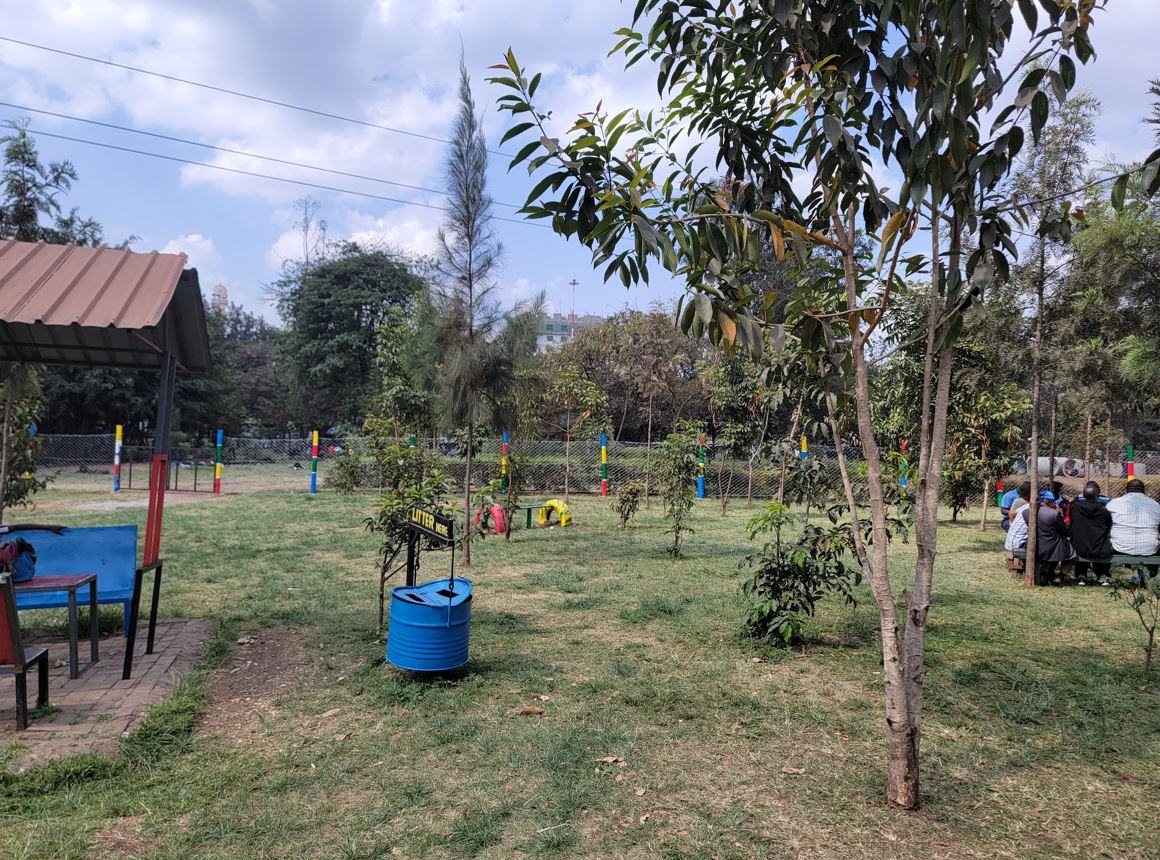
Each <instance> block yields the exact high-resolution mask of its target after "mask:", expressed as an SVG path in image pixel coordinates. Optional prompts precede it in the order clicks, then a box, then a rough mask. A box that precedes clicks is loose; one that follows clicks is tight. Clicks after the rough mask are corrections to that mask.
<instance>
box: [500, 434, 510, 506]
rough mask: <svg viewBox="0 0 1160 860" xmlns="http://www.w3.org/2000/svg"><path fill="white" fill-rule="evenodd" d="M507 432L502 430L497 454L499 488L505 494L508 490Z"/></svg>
mask: <svg viewBox="0 0 1160 860" xmlns="http://www.w3.org/2000/svg"><path fill="white" fill-rule="evenodd" d="M507 446H508V432H507V431H506V430H504V431H503V448H502V449H501V450H500V454H499V489H500V492H502V493H503V494H504V495H505V496H506V495H507V491H508V473H507V463H508V461H507V457H508V447H507Z"/></svg>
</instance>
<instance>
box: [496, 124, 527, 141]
mask: <svg viewBox="0 0 1160 860" xmlns="http://www.w3.org/2000/svg"><path fill="white" fill-rule="evenodd" d="M535 125H536V124H535V123H534V122H521V123H520V124H519V125H513V126H512V127H511V128H509V129H508V131H507V134H505V135H504V136H503V137H501V138H500V139H499V143H500V146H503V145H504V144H505V143H507V142H508V141H509V140H511V139H512V138H513V137H518V136H519V135H521V134H523V133H524V132H525V131H527V130H528V129H529V128H534V127H535Z"/></svg>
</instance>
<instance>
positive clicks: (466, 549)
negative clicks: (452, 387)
mask: <svg viewBox="0 0 1160 860" xmlns="http://www.w3.org/2000/svg"><path fill="white" fill-rule="evenodd" d="M474 435H475V427H474V425H473V424H471V423H468V425H467V464H466V466H465V467H464V470H463V566H464V567H471V454H472V450H471V449H472V446H473V443H474V438H473V437H474Z"/></svg>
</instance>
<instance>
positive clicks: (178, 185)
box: [0, 0, 1160, 319]
mask: <svg viewBox="0 0 1160 860" xmlns="http://www.w3.org/2000/svg"><path fill="white" fill-rule="evenodd" d="M632 5H633V4H632V3H628V4H627V5H626V4H624V3H621V2H619V0H542V2H538V3H529V2H526V0H465V2H458V0H376V2H372V0H363V2H355V0H330V2H326V3H318V2H314V3H311V2H304V0H249V2H230V0H212V1H211V2H198V3H189V2H172V0H154V2H134V0H119V2H111V0H71V2H68V0H60V1H59V2H48V0H43V2H38V0H0V19H2V20H4V22H5V27H4V30H3V32H2V33H0V35H5V36H9V37H12V38H16V39H21V40H25V41H29V42H35V43H39V44H42V45H48V46H51V47H55V48H59V49H62V50H67V51H73V52H77V53H81V54H86V55H89V56H96V57H102V58H106V59H110V60H115V61H117V62H120V63H124V64H127V65H133V66H139V67H142V68H146V69H151V70H155V71H158V72H163V73H166V74H170V75H174V76H178V77H183V78H188V79H191V80H196V81H202V82H205V83H209V84H214V85H218V86H222V87H227V88H230V89H235V90H240V91H244V92H249V93H255V94H259V95H262V96H265V97H268V98H272V99H277V100H281V101H286V102H292V103H295V104H301V105H304V106H308V107H313V108H317V109H320V110H324V111H328V112H332V113H336V114H343V115H347V116H353V117H357V118H360V119H364V120H368V121H371V122H375V123H378V124H382V125H388V126H393V127H396V128H401V129H405V130H409V131H413V132H416V133H419V134H425V135H430V136H433V137H446V136H447V135H448V133H449V129H450V126H451V123H452V120H453V118H454V113H455V107H456V105H455V85H456V76H457V72H458V60H459V50H460V45H461V44H462V46H463V50H464V53H465V56H466V60H467V63H468V67H469V69H470V71H471V73H472V77H473V80H474V84H475V92H476V99H477V102H478V103H479V105H480V107H481V108H482V109H484V111H485V117H486V123H487V127H488V129H489V133H490V140H491V143H492V146H493V148H496V147H495V143H496V142H497V141H498V140H499V137H500V136H501V134H502V131H503V128H504V122H505V117H506V115H504V116H501V115H498V114H497V113H496V112H495V111H494V109H493V104H494V98H495V96H496V95H497V93H496V92H494V91H493V89H494V88H491V87H489V86H487V85H486V84H485V83H484V80H483V79H484V77H485V76H486V75H487V74H488V72H487V71H486V69H487V66H488V65H490V64H492V63H495V62H498V61H499V60H500V57H501V54H502V52H503V51H504V50H505V49H506V48H507V47H508V46H509V45H511V46H512V47H514V49H515V51H516V54H517V56H518V58H519V59H520V61H521V62H522V63H523V64H525V65H526V66H528V67H529V68H530V69H532V70H538V71H542V72H543V73H544V81H543V84H542V86H541V89H540V93H539V94H538V95H539V97H540V98H542V100H543V102H544V104H545V105H547V106H549V107H551V108H552V109H553V111H554V114H555V117H556V118H557V119H558V120H559V121H560V125H561V126H563V123H564V121H565V120H567V119H571V118H572V117H574V116H575V115H576V114H577V113H579V112H581V111H586V110H591V109H592V108H593V107H594V106H595V104H596V102H597V101H598V100H600V99H603V101H604V105H605V107H607V108H610V109H618V108H619V107H628V106H641V107H650V106H653V105H654V104H655V103H656V101H657V97H656V90H655V86H654V85H653V79H654V77H653V76H654V71H653V69H652V67H651V66H649V65H648V64H647V63H642V64H640V65H638V66H637V67H635V68H634V69H632V70H631V71H630V72H628V73H625V72H624V71H623V70H622V60H621V59H620V58H619V57H614V58H611V59H609V58H606V55H607V52H608V49H609V48H610V47H611V45H612V44H613V42H614V39H613V37H612V33H613V31H614V30H616V29H617V28H618V27H621V26H624V25H625V24H627V23H628V18H629V16H630V15H631V7H632ZM1108 6H1109V7H1110V8H1109V10H1108V11H1105V12H1103V13H1100V14H1099V15H1098V16H1097V19H1096V20H1097V24H1096V27H1095V30H1094V33H1093V38H1094V40H1095V43H1096V48H1097V51H1098V52H1099V54H1100V57H1099V59H1098V60H1097V62H1096V63H1095V65H1094V66H1091V67H1086V68H1081V69H1080V74H1079V85H1080V86H1081V87H1083V88H1085V89H1088V90H1091V91H1092V92H1093V93H1094V94H1095V95H1096V96H1097V98H1099V99H1100V100H1101V102H1102V103H1103V105H1104V116H1103V119H1102V121H1101V123H1100V126H1099V140H1098V142H1097V145H1096V151H1095V152H1093V161H1095V162H1099V161H1101V160H1103V159H1105V158H1109V157H1115V158H1117V159H1121V160H1130V159H1137V158H1140V157H1142V156H1144V155H1145V154H1146V153H1147V152H1148V151H1149V149H1150V142H1151V135H1150V132H1149V131H1148V130H1146V129H1145V128H1144V127H1143V126H1142V125H1141V123H1140V118H1141V117H1142V116H1143V115H1144V114H1145V113H1147V110H1148V101H1147V98H1146V87H1147V79H1148V78H1152V77H1160V61H1157V59H1156V54H1155V53H1153V52H1154V50H1155V48H1154V45H1153V44H1152V42H1153V41H1154V40H1155V34H1156V33H1158V32H1160V2H1158V0H1110V2H1109V3H1108ZM0 92H3V93H4V95H3V97H0V100H2V101H7V102H11V103H15V104H19V105H27V106H30V107H37V108H42V109H47V110H52V111H57V112H60V113H66V114H71V115H74V116H82V117H86V118H90V119H96V120H101V121H104V122H110V123H116V124H119V125H126V126H133V127H135V128H141V129H145V130H148V131H153V132H158V133H163V134H169V135H173V136H177V137H182V138H188V139H192V140H197V141H201V142H205V143H212V144H216V145H219V146H226V147H230V148H234V149H237V150H243V151H247V152H253V153H259V154H263V155H270V156H275V157H279V158H284V159H288V160H293V161H299V162H303V163H306V164H312V165H319V166H325V167H329V168H332V169H336V170H344V171H350V172H354V173H360V174H364V175H368V176H375V177H380V178H383V179H391V180H395V181H398V182H405V183H408V184H414V185H422V186H426V187H431V188H438V187H440V186H441V185H442V182H441V163H442V159H443V156H444V149H445V148H444V146H443V145H441V144H438V143H433V142H430V141H425V140H420V139H416V138H413V137H407V136H403V135H398V134H392V133H389V132H385V131H382V130H379V129H373V128H366V127H362V126H357V125H352V124H348V123H341V122H337V121H335V120H331V119H326V118H322V117H316V116H309V115H306V114H302V113H298V112H293V111H289V110H286V109H283V108H279V107H275V106H272V105H263V104H258V103H255V102H252V101H247V100H244V99H239V98H236V97H232V96H229V95H226V94H222V93H215V92H209V91H206V90H202V89H197V88H193V87H188V86H185V85H183V84H179V83H175V82H168V81H162V80H159V79H157V78H151V77H147V76H142V75H136V74H133V73H130V72H127V71H123V70H118V69H112V68H108V67H103V66H98V65H95V64H91V63H87V62H84V61H81V60H77V59H72V58H69V57H63V56H59V55H54V54H51V53H46V52H43V51H37V50H34V49H31V48H25V47H20V46H16V45H11V44H7V43H0ZM19 115H21V114H20V112H19V111H15V110H12V109H9V108H0V119H7V118H15V117H17V116H19ZM30 116H32V126H33V128H35V129H43V130H44V131H49V132H55V133H58V134H65V135H69V136H72V137H78V138H86V139H90V140H99V141H104V142H108V143H113V144H116V145H121V146H128V147H133V148H137V149H144V150H149V151H153V152H161V153H166V154H169V155H173V156H176V157H179V158H187V159H190V160H195V161H210V162H213V163H216V164H220V165H223V166H229V167H238V168H242V169H248V170H257V171H259V172H265V173H272V174H276V175H280V176H286V177H289V178H295V179H303V180H306V181H313V182H320V183H322V184H329V185H336V186H340V187H343V188H350V189H355V190H362V191H369V192H371V193H374V194H383V195H388V196H392V197H399V198H402V199H406V200H412V201H420V202H427V203H439V202H440V200H439V198H438V196H437V195H432V194H427V193H423V192H413V191H409V190H406V189H401V188H397V187H393V186H389V185H382V184H377V183H373V182H367V181H362V180H355V179H347V178H340V177H335V176H328V175H326V174H317V173H312V172H310V171H305V170H299V169H296V168H291V167H286V166H281V165H272V164H269V163H264V162H256V161H252V160H249V159H246V158H244V157H240V156H233V155H225V154H221V153H214V152H209V151H205V150H200V149H196V148H193V147H188V146H183V145H180V144H175V143H170V142H165V141H158V140H151V139H148V138H144V137H140V136H137V135H131V134H125V133H122V132H117V131H113V130H109V129H101V128H96V127H92V126H85V125H82V124H78V123H73V122H67V121H64V120H57V119H52V118H48V117H42V116H37V115H35V114H31V115H30ZM40 147H41V151H42V154H43V155H44V156H45V157H46V158H49V159H60V158H68V159H70V160H71V161H72V162H73V163H74V164H75V165H76V168H77V170H78V172H79V173H80V182H79V183H78V185H77V186H76V188H75V189H74V191H73V193H72V194H71V195H70V197H69V200H68V202H69V203H70V204H72V205H76V206H79V207H80V209H81V211H82V212H83V213H84V214H86V215H90V216H92V217H95V218H96V219H98V220H99V221H100V222H101V223H102V224H104V226H105V229H106V234H107V237H108V240H109V241H110V242H116V241H120V240H121V239H123V238H124V237H126V236H129V235H136V236H138V237H139V241H137V242H135V243H134V248H135V249H138V250H145V249H158V250H167V251H177V250H180V251H184V252H186V253H187V254H189V256H190V262H191V264H192V265H195V266H197V267H198V269H199V271H200V273H201V278H202V286H203V289H205V290H206V291H207V292H208V291H209V289H210V288H211V287H212V286H213V285H214V284H215V283H217V282H218V281H221V282H223V283H225V285H226V286H227V288H228V289H229V292H230V297H231V299H232V300H234V301H238V302H241V303H242V304H244V305H245V306H247V307H248V308H250V309H251V310H254V311H257V312H260V313H262V314H263V315H265V316H267V317H268V318H271V319H274V318H275V314H274V311H273V309H272V308H271V307H270V306H269V305H267V304H265V303H264V301H263V298H262V297H263V290H262V285H263V284H264V283H268V282H269V281H271V280H273V279H274V278H275V277H277V274H278V269H279V267H280V265H281V261H282V260H283V259H286V258H288V257H292V256H294V255H295V254H296V253H297V248H298V246H299V243H298V241H297V239H296V236H295V234H294V231H293V228H292V223H293V221H294V219H295V214H294V208H293V203H294V201H295V199H296V198H299V197H301V196H303V195H304V194H306V193H310V194H311V195H312V196H314V197H315V198H316V199H317V200H318V201H319V202H320V203H321V205H322V213H321V214H322V217H324V218H325V220H326V221H327V222H328V225H329V228H330V232H331V233H332V234H333V235H336V236H342V237H352V238H356V239H364V240H378V241H385V242H387V243H390V244H392V245H394V246H396V247H399V248H404V249H409V250H412V251H416V252H420V253H422V252H428V251H430V250H431V249H432V247H433V240H434V233H435V229H436V227H437V226H438V222H439V216H440V213H439V212H437V211H434V210H430V209H423V208H419V207H416V206H404V205H396V204H391V203H386V202H383V201H375V200H368V199H364V198H359V197H354V196H349V195H340V194H333V193H329V192H324V191H308V190H307V189H303V188H295V187H294V186H289V185H284V184H282V183H277V182H269V181H266V180H260V179H254V178H249V177H243V176H237V175H231V174H227V173H222V172H219V171H214V170H207V169H204V168H199V167H192V166H188V165H179V164H174V163H171V162H162V161H156V160H152V159H148V158H142V157H139V156H135V155H130V154H125V153H118V152H113V151H109V150H104V149H99V148H95V147H90V146H86V145H83V144H79V143H71V142H64V141H58V140H52V139H49V138H47V137H43V138H41V139H40ZM507 148H508V149H511V147H510V145H509V146H508V147H507ZM506 168H507V163H506V160H505V159H502V158H495V159H493V162H492V167H491V174H490V179H491V189H492V193H493V196H494V198H495V199H496V200H497V201H500V202H507V203H521V202H522V201H523V199H524V196H525V195H526V192H527V190H528V188H529V187H530V185H529V181H528V177H527V172H526V171H525V170H523V169H522V168H517V170H516V171H515V172H513V173H512V174H508V173H507V169H506ZM512 211H513V210H511V209H510V208H506V207H503V206H499V207H497V209H496V213H497V214H500V215H505V214H510V213H511V212H512ZM496 227H497V232H498V233H499V235H500V237H501V238H502V240H503V242H504V245H505V248H506V251H507V253H506V263H505V266H504V269H503V272H502V274H501V280H502V288H503V291H504V293H505V295H506V296H507V297H508V298H509V299H511V300H515V299H519V298H524V297H527V296H530V295H532V294H533V293H534V292H535V291H537V290H539V289H543V290H545V291H546V292H547V294H548V298H549V300H550V301H552V302H553V304H554V305H555V307H556V309H557V310H561V311H567V310H568V305H569V303H570V290H569V288H568V286H567V282H568V281H569V280H570V279H571V278H573V277H575V278H576V279H577V280H578V281H579V282H580V286H579V287H578V289H577V292H576V307H577V311H578V312H581V313H599V314H607V313H610V312H612V311H614V310H616V309H618V308H621V307H623V306H625V305H626V304H628V305H631V306H635V307H641V308H643V307H647V306H648V305H649V304H650V303H652V302H653V301H656V300H658V299H661V300H667V299H670V298H673V297H675V296H676V295H678V294H679V292H680V291H681V287H679V286H678V285H676V284H674V283H672V282H669V281H657V282H656V283H654V285H653V286H652V287H651V288H649V289H634V290H632V291H631V292H630V291H626V290H625V289H624V288H623V287H622V286H621V285H620V284H619V281H617V282H616V283H614V284H608V285H605V284H603V283H602V282H601V280H600V275H598V274H597V273H594V272H593V271H592V269H591V266H590V265H589V257H588V253H587V251H586V250H585V249H583V248H582V247H580V246H579V245H576V244H574V243H567V242H565V241H564V240H562V239H560V238H558V237H556V236H555V235H554V234H553V233H552V232H551V231H550V230H548V229H546V228H542V227H538V226H529V225H523V224H510V223H497V225H496Z"/></svg>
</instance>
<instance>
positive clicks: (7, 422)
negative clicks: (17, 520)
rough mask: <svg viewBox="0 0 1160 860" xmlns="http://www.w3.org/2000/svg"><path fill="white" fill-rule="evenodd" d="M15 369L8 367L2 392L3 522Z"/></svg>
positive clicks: (0, 496) (0, 476)
mask: <svg viewBox="0 0 1160 860" xmlns="http://www.w3.org/2000/svg"><path fill="white" fill-rule="evenodd" d="M14 372H15V371H14V370H12V369H9V371H8V373H9V375H8V384H7V385H6V386H5V394H4V431H3V437H4V438H3V443H2V444H0V523H2V522H4V502H5V501H6V500H7V498H8V454H9V448H10V447H11V444H12V401H13V400H14V399H15V395H16V380H15V379H13V378H12V374H13V373H14Z"/></svg>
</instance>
